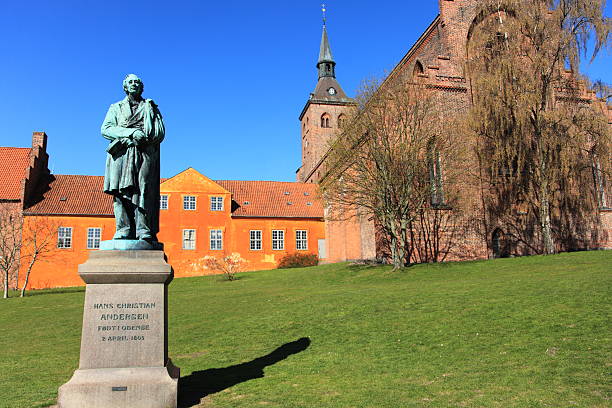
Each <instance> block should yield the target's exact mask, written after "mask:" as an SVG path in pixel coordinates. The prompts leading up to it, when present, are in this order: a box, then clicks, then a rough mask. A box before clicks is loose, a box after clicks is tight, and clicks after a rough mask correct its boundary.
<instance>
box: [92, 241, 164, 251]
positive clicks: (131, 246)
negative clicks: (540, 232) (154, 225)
mask: <svg viewBox="0 0 612 408" xmlns="http://www.w3.org/2000/svg"><path fill="white" fill-rule="evenodd" d="M163 249H164V244H162V243H161V242H157V241H154V242H149V241H145V240H142V239H111V240H108V241H101V242H100V250H101V251H134V250H135V251H162V250H163Z"/></svg>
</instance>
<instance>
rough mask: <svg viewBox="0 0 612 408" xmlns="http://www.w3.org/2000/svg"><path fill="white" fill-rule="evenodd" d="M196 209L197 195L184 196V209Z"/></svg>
mask: <svg viewBox="0 0 612 408" xmlns="http://www.w3.org/2000/svg"><path fill="white" fill-rule="evenodd" d="M195 209H196V197H195V196H183V210H191V211H193V210H195Z"/></svg>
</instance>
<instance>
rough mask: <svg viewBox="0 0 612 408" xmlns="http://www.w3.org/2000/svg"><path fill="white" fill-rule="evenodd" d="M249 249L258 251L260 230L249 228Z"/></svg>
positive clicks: (259, 247)
mask: <svg viewBox="0 0 612 408" xmlns="http://www.w3.org/2000/svg"><path fill="white" fill-rule="evenodd" d="M250 239H251V246H250V248H251V251H259V250H260V249H261V230H251V232H250Z"/></svg>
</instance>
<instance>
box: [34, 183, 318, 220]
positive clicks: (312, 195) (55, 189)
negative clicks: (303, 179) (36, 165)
mask: <svg viewBox="0 0 612 408" xmlns="http://www.w3.org/2000/svg"><path fill="white" fill-rule="evenodd" d="M162 180H163V179H162ZM215 182H216V183H218V184H219V185H221V186H222V187H223V188H225V189H226V190H228V191H230V192H231V193H232V199H233V200H234V201H235V204H233V206H232V207H233V208H232V209H233V212H232V216H237V217H270V218H323V207H322V205H321V202H320V201H319V199H318V198H317V186H316V185H315V184H304V183H289V182H278V181H235V180H218V181H215ZM103 185H104V177H102V176H71V175H60V174H58V175H55V176H52V181H51V183H50V184H49V188H48V189H47V191H45V192H43V198H42V200H41V201H40V202H38V203H36V204H34V205H33V206H31V207H30V208H28V209H27V210H26V211H25V213H26V214H65V215H113V206H112V200H111V197H110V196H109V195H108V194H105V193H103V192H102V188H103ZM287 193H288V194H287Z"/></svg>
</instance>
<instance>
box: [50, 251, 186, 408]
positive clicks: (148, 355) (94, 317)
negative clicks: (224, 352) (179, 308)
mask: <svg viewBox="0 0 612 408" xmlns="http://www.w3.org/2000/svg"><path fill="white" fill-rule="evenodd" d="M164 258H165V257H164V253H163V251H121V250H114V251H108V250H107V251H93V252H91V253H90V254H89V259H88V260H87V262H85V263H84V264H82V265H79V276H81V278H82V279H83V280H84V281H85V283H86V284H87V286H86V288H85V304H84V307H83V331H82V336H81V355H80V361H79V368H78V370H76V371H75V373H74V375H73V376H72V378H71V379H70V381H68V382H67V383H66V384H64V385H62V386H61V387H60V389H59V395H58V407H59V408H176V406H177V395H178V378H179V369H178V368H177V367H175V366H174V365H173V364H172V362H171V361H170V359H169V358H168V284H169V283H170V282H171V281H172V278H173V271H172V268H171V266H170V265H169V264H168V263H167V262H166V261H165V259H164Z"/></svg>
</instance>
